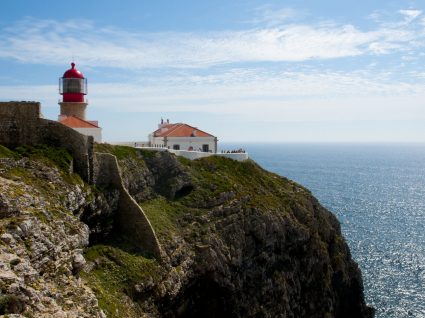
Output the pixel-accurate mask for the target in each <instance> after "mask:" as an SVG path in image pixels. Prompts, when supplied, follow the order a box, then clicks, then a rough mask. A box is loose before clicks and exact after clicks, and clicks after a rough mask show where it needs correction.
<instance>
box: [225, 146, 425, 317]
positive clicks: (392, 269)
mask: <svg viewBox="0 0 425 318" xmlns="http://www.w3.org/2000/svg"><path fill="white" fill-rule="evenodd" d="M241 146H242V147H244V148H245V149H246V150H247V151H248V152H249V154H250V157H251V158H252V159H253V160H255V161H256V162H258V163H259V164H260V165H261V166H262V167H263V168H265V169H267V170H270V171H273V172H276V173H278V174H280V175H282V176H285V177H288V178H290V179H292V180H294V181H296V182H298V183H300V184H302V185H303V186H305V187H307V188H308V189H310V190H311V191H312V192H313V194H314V195H315V196H316V197H317V198H318V199H319V200H320V202H321V203H322V205H323V206H325V207H326V208H328V209H329V210H330V211H332V212H333V213H334V214H335V215H336V216H337V217H338V219H339V221H340V223H341V227H342V231H343V234H344V236H345V238H346V240H347V242H348V245H349V246H350V249H351V252H352V255H353V258H354V259H355V260H356V261H357V262H358V264H359V265H360V268H361V270H362V273H363V281H364V288H365V296H366V301H367V303H368V304H370V305H372V306H373V307H375V308H376V317H377V318H399V317H425V144H254V143H252V144H249V143H248V144H238V145H235V144H233V145H231V144H224V145H223V149H237V148H239V147H241Z"/></svg>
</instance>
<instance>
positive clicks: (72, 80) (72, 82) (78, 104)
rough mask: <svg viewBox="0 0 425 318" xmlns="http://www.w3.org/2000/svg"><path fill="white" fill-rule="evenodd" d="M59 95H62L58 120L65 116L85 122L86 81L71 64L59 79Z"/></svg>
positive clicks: (73, 64)
mask: <svg viewBox="0 0 425 318" xmlns="http://www.w3.org/2000/svg"><path fill="white" fill-rule="evenodd" d="M59 93H60V94H61V95H62V102H59V105H60V108H61V109H60V115H59V120H61V118H63V117H65V116H67V117H68V116H75V117H78V118H80V119H82V120H86V108H87V102H86V99H85V95H87V79H86V78H84V75H83V73H81V72H80V71H78V70H77V69H76V68H75V63H71V68H70V69H69V70H67V71H66V72H65V73H64V74H63V77H61V78H60V79H59Z"/></svg>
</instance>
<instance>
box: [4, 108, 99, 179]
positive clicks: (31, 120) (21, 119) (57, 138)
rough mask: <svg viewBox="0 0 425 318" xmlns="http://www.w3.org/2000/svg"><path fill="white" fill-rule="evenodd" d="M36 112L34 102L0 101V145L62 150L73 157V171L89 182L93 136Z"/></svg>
mask: <svg viewBox="0 0 425 318" xmlns="http://www.w3.org/2000/svg"><path fill="white" fill-rule="evenodd" d="M40 109H41V106H40V103H38V102H0V144H2V145H4V146H6V147H9V148H15V147H18V146H21V145H29V146H35V145H37V144H48V145H51V146H56V147H64V148H65V149H67V150H68V151H69V152H70V154H71V155H72V156H73V158H74V162H73V166H74V171H75V172H77V173H78V174H80V175H81V177H82V178H83V179H84V180H85V181H87V182H90V158H91V152H92V150H93V137H87V136H83V135H81V134H79V133H78V132H76V131H75V130H73V129H71V128H69V127H66V126H65V125H62V124H60V123H58V122H56V121H52V120H47V119H43V118H41V111H40Z"/></svg>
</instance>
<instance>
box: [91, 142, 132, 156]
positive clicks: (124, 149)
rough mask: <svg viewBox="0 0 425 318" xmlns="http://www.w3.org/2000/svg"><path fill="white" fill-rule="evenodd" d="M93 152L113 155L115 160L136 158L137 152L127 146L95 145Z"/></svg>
mask: <svg viewBox="0 0 425 318" xmlns="http://www.w3.org/2000/svg"><path fill="white" fill-rule="evenodd" d="M94 151H97V152H103V153H110V154H113V155H114V156H115V157H117V159H126V158H138V155H137V150H136V149H135V148H133V147H128V146H115V145H110V144H95V146H94Z"/></svg>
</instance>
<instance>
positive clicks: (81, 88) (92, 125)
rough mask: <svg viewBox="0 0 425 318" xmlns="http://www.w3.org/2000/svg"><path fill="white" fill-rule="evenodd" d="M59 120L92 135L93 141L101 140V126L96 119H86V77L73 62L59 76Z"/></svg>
mask: <svg viewBox="0 0 425 318" xmlns="http://www.w3.org/2000/svg"><path fill="white" fill-rule="evenodd" d="M59 93H60V94H61V95H62V101H60V102H59V106H60V114H59V118H58V120H59V122H60V123H62V124H64V125H65V126H68V127H70V128H72V129H74V130H76V131H78V132H79V133H81V134H83V135H86V136H93V138H94V141H96V142H101V141H102V128H100V127H99V124H98V122H97V121H93V120H86V109H87V105H88V103H87V100H86V95H87V79H86V78H85V77H84V75H83V73H81V72H80V71H79V70H77V69H76V67H75V63H74V62H73V63H71V68H70V69H69V70H67V71H66V72H65V73H64V74H63V76H62V77H61V78H59Z"/></svg>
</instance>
